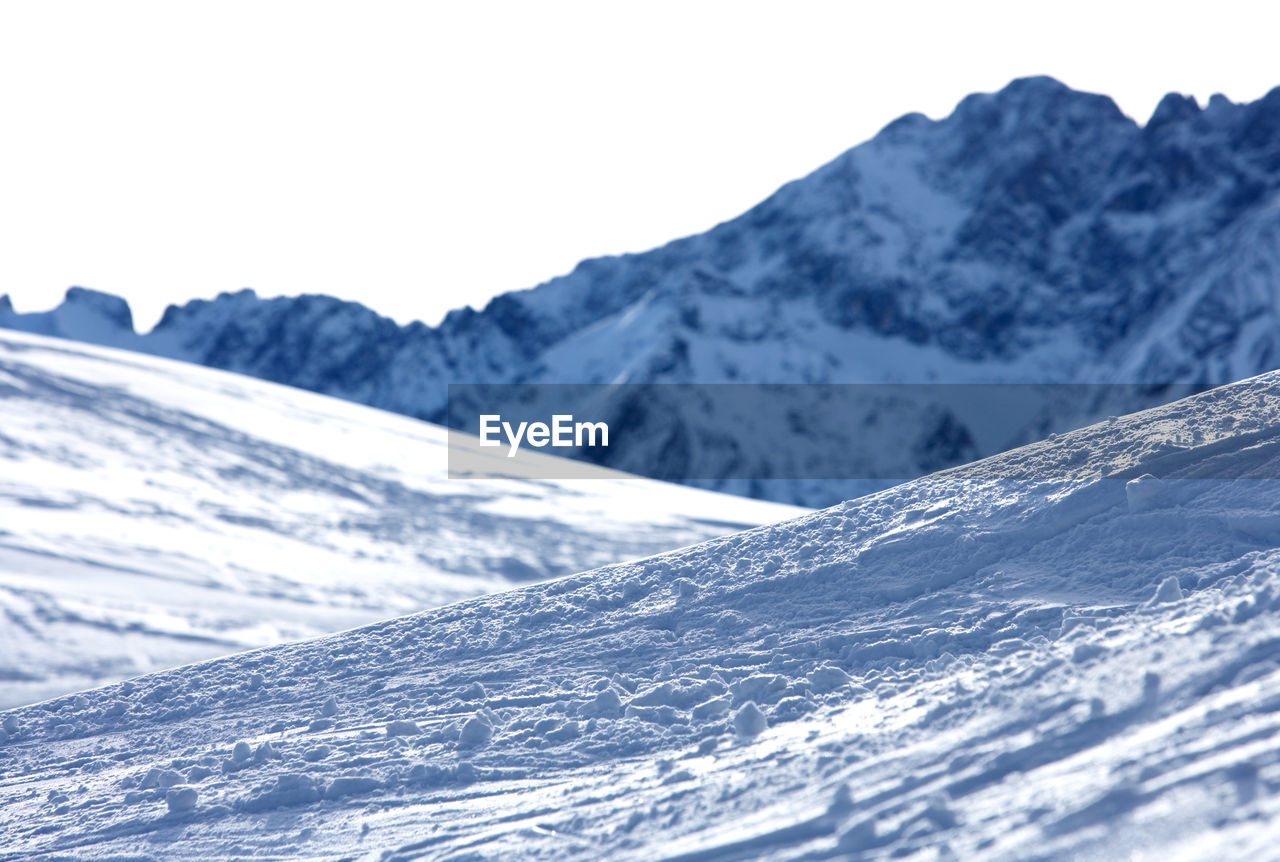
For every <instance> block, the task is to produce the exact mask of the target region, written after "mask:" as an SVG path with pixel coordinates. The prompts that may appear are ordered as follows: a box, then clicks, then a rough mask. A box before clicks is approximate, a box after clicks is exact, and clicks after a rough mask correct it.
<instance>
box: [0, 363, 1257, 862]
mask: <svg viewBox="0 0 1280 862" xmlns="http://www.w3.org/2000/svg"><path fill="white" fill-rule="evenodd" d="M1278 387H1280V374H1278V375H1269V376H1266V377H1263V378H1258V379H1255V380H1252V381H1247V382H1244V383H1241V384H1235V385H1231V386H1226V387H1223V388H1220V389H1217V390H1213V391H1211V392H1208V393H1205V394H1202V395H1199V396H1196V397H1194V398H1192V399H1188V400H1184V401H1180V402H1177V403H1174V404H1172V405H1168V406H1165V407H1161V408H1157V409H1155V410H1152V411H1149V412H1146V413H1142V414H1136V415H1132V416H1127V417H1122V418H1119V419H1115V420H1112V421H1108V422H1106V423H1103V424H1101V425H1096V426H1093V427H1090V428H1086V429H1083V430H1080V431H1077V432H1072V433H1069V434H1065V435H1061V436H1058V437H1056V438H1054V439H1052V440H1048V441H1044V442H1041V443H1037V444H1033V445H1030V446H1027V447H1024V448H1021V449H1018V450H1016V451H1013V452H1010V453H1006V454H1004V455H999V456H995V457H993V458H989V459H986V460H983V461H980V462H977V463H975V464H972V465H969V466H966V467H962V468H958V469H953V470H948V471H945V472H942V473H938V474H935V475H931V476H928V477H925V478H922V479H920V480H916V481H914V482H911V483H908V484H905V485H902V486H899V487H896V488H892V489H889V490H886V491H883V492H881V493H878V494H874V495H870V496H866V497H863V498H860V499H857V500H854V501H851V502H848V503H844V504H841V505H839V506H836V507H834V508H830V509H827V510H824V511H819V512H816V513H812V514H808V515H805V516H803V517H800V518H797V519H794V520H791V521H787V522H784V523H780V524H777V525H773V526H766V527H760V528H756V529H753V530H750V531H747V532H743V533H740V534H737V535H733V536H728V537H723V538H718V539H712V540H710V541H708V542H705V543H703V544H700V545H697V546H694V547H690V548H686V549H683V550H679V551H673V552H669V553H665V554H661V555H658V556H654V557H650V558H648V559H643V560H637V561H634V562H628V563H621V564H615V565H609V566H606V567H603V568H599V569H596V570H594V571H590V572H586V573H583V574H579V575H574V576H570V577H566V578H562V579H559V580H555V581H550V582H546V583H539V584H533V585H527V586H522V587H519V588H515V589H512V590H509V591H505V592H501V593H495V594H490V595H485V596H480V597H477V598H473V599H469V600H466V601H462V602H459V603H456V604H453V605H450V606H447V607H442V608H436V609H433V610H428V611H425V612H422V613H417V614H413V615H410V616H405V617H403V618H400V619H395V620H391V621H387V622H382V623H377V624H374V625H369V626H366V627H363V628H360V629H355V630H352V631H348V632H344V633H340V634H336V635H332V636H328V637H324V638H320V639H316V640H311V641H307V642H303V643H293V644H287V645H280V646H275V647H270V648H267V649H261V650H257V651H253V652H248V653H242V654H238V655H233V656H229V657H225V658H220V659H215V660H212V661H207V662H203V663H200V664H196V665H192V666H189V667H185V668H181V669H174V670H166V671H161V672H157V673H154V674H150V675H147V676H144V677H141V678H138V679H134V680H130V681H127V682H123V683H117V684H113V685H108V686H105V687H102V688H99V689H96V690H93V691H88V692H84V693H82V694H78V695H69V696H63V697H59V698H56V699H53V700H50V701H47V702H45V703H41V704H36V705H31V706H26V707H22V708H19V709H16V710H11V711H9V712H6V713H4V714H3V716H2V718H0V726H2V727H3V737H2V739H3V743H2V744H0V855H4V856H5V857H6V858H10V857H28V856H44V857H49V858H77V859H82V858H133V859H161V858H163V859H229V858H251V857H252V858H319V859H339V858H345V859H370V860H373V859H376V860H388V862H389V860H407V859H424V858H429V859H443V858H467V859H478V858H537V859H601V858H607V859H619V860H627V859H655V858H661V859H668V860H671V859H681V860H713V859H714V860H721V859H745V858H765V859H778V860H782V859H831V858H841V859H847V858H856V859H866V860H887V859H897V858H928V859H946V858H959V859H987V860H1015V859H1018V860H1021V859H1029V858H1034V859H1098V858H1108V859H1111V858H1135V859H1166V858H1171V857H1173V856H1175V855H1176V856H1177V858H1182V859H1206V860H1211V859H1212V860H1219V859H1227V858H1232V859H1251V860H1254V859H1259V860H1265V859H1277V858H1280V849H1277V846H1276V843H1275V840H1274V835H1275V824H1276V823H1277V818H1278V817H1280V794H1278V793H1277V790H1278V789H1280V747H1278V746H1277V745H1276V739H1277V734H1280V709H1278V708H1277V707H1278V706H1280V493H1277V490H1278V489H1280V484H1278V480H1277V478H1276V477H1277V475H1280V473H1278V471H1280V389H1278ZM1148 474H1149V475H1152V476H1156V477H1158V478H1159V479H1160V482H1161V492H1160V505H1159V506H1158V507H1154V508H1143V507H1138V509H1137V510H1131V508H1130V501H1129V494H1128V492H1127V483H1129V482H1130V481H1131V480H1133V479H1137V478H1139V477H1142V476H1144V475H1148ZM1153 597H1154V600H1153ZM330 704H333V705H335V706H336V707H337V710H336V712H334V711H333V710H332V709H331V708H330V706H329V705H330ZM329 713H332V715H329ZM317 719H322V720H323V722H325V723H323V724H322V725H320V726H317V725H316V724H315V721H316V720H317ZM241 743H243V746H241ZM248 750H252V751H253V752H254V755H252V756H248V757H246V756H245V752H246V751H248ZM258 752H266V753H264V754H263V755H262V756H261V757H258V756H257V753H258ZM188 788H190V789H193V790H194V791H195V795H194V797H193V796H192V795H190V794H187V793H186V789H188ZM175 791H176V792H175ZM189 803H192V804H189Z"/></svg>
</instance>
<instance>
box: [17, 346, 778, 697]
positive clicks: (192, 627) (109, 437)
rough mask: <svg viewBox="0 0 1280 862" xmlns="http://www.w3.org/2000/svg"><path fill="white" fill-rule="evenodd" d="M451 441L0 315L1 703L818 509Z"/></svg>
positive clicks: (374, 415) (371, 414) (436, 432)
mask: <svg viewBox="0 0 1280 862" xmlns="http://www.w3.org/2000/svg"><path fill="white" fill-rule="evenodd" d="M445 441H446V432H445V431H444V429H442V428H439V427H436V426H432V425H427V424H425V423H422V422H418V421H415V420H411V419H407V418H405V417H402V416H397V415H394V414H390V413H385V412H383V411H380V410H373V409H370V408H367V407H361V406H358V405H354V404H350V403H347V402H342V401H338V400H336V399H332V398H328V397H324V396H317V395H314V394H311V393H307V392H303V391H301V390H297V389H290V388H286V387H283V386H278V385H275V384H270V383H264V382H262V381H257V380H253V379H250V378H245V377H241V376H238V375H233V374H228V373H226V372H221V371H213V370H210V369H205V368H200V367H196V366H192V365H188V364H185V363H178V362H172V361H168V360H162V359H155V358H152V357H146V356H140V355H138V354H131V353H124V352H121V351H116V350H108V349H101V348H95V347H88V346H84V345H81V344H75V343H72V342H67V341H60V340H54V339H50V338H45V337H42V336H35V335H26V334H21V333H16V332H3V333H0V707H4V706H13V705H17V704H20V703H29V702H32V701H35V700H41V699H44V698H47V697H51V696H53V695H56V694H63V693H65V692H69V691H75V690H78V689H81V688H86V687H90V686H94V685H99V684H102V683H104V682H110V681H115V680H119V679H122V678H125V677H128V676H134V675H136V674H139V673H143V672H146V671H151V670H156V669H159V668H163V667H171V666H174V665H178V664H185V663H188V662H192V661H197V660H200V659H205V658H210V657H213V656H217V655H224V654H226V653H228V652H231V651H235V650H240V649H245V648H250V647H257V646H263V645H266V644H274V643H281V642H283V641H287V640H297V639H300V638H305V637H314V636H316V635H319V634H325V633H329V632H333V631H338V630H341V629H347V628H351V627H353V626H356V625H362V624H365V623H369V622H372V621H374V620H380V619H386V618H388V617H393V616H399V615H402V614H405V613H409V612H412V611H417V610H422V609H423V608H427V607H432V606H436V605H441V604H445V603H448V602H451V601H455V600H457V599H461V598H467V597H470V596H474V595H477V594H479V593H484V592H489V591H492V590H495V589H502V588H506V587H510V586H511V585H512V584H514V583H518V582H527V581H530V580H537V579H543V578H547V577H551V576H555V575H562V574H568V573H572V572H576V571H581V570H583V569H587V568H591V567H593V566H599V565H602V564H605V563H612V562H618V561H621V560H626V559H631V558H635V557H641V556H644V555H647V554H652V553H655V552H657V551H663V550H670V549H671V548H675V547H680V546H682V545H688V544H691V543H693V542H697V541H701V540H703V539H707V538H710V537H712V536H716V535H721V534H724V533H726V532H732V531H735V530H739V529H742V528H744V527H749V526H755V525H757V524H761V523H767V522H771V521H777V520H781V519H783V518H789V517H794V516H795V515H796V514H799V513H800V512H801V511H803V510H799V509H794V508H791V507H787V506H776V505H764V504H757V503H754V502H752V501H745V500H741V499H740V498H736V497H724V496H720V495H716V494H712V493H710V492H701V491H694V490H693V489H686V488H682V487H678V486H671V485H662V484H660V483H656V482H649V481H644V480H638V479H634V478H626V479H618V478H616V476H617V475H620V474H613V477H612V478H599V479H591V480H587V481H579V482H558V483H557V482H530V481H521V480H514V479H513V480H509V481H488V482H474V481H473V482H467V481H449V480H447V479H446V478H445V460H446V448H445ZM596 472H597V474H598V475H600V476H608V475H609V474H606V473H605V472H604V471H598V470H597V471H596Z"/></svg>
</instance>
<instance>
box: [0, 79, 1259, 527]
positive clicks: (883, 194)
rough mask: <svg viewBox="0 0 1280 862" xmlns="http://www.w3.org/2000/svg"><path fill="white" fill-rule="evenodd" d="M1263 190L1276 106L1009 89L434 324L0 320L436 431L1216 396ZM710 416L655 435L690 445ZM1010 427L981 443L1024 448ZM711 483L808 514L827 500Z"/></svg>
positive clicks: (295, 310) (271, 318)
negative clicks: (1087, 389)
mask: <svg viewBox="0 0 1280 862" xmlns="http://www.w3.org/2000/svg"><path fill="white" fill-rule="evenodd" d="M1278 189H1280V88H1278V89H1276V90H1273V91H1272V92H1271V93H1269V94H1268V95H1267V96H1266V97H1264V98H1262V99H1260V100H1258V101H1257V102H1254V103H1251V104H1233V103H1231V102H1229V101H1227V100H1226V99H1225V98H1223V97H1215V98H1213V99H1211V100H1210V102H1209V104H1208V105H1207V106H1205V107H1204V108H1201V107H1200V106H1198V105H1197V104H1196V103H1195V101H1194V100H1193V99H1190V98H1186V97H1182V96H1178V95H1175V94H1170V95H1169V96H1167V97H1166V98H1165V99H1164V100H1163V101H1162V102H1161V103H1160V105H1159V107H1158V108H1157V110H1156V111H1155V113H1154V115H1153V116H1152V117H1151V118H1150V120H1149V121H1148V122H1147V123H1146V124H1145V125H1139V124H1138V123H1136V122H1134V121H1133V120H1132V119H1130V118H1128V117H1126V116H1124V115H1122V114H1121V112H1120V111H1119V110H1118V109H1117V107H1116V106H1115V104H1114V103H1113V102H1112V101H1111V100H1110V99H1108V98H1106V97H1105V96H1100V95H1093V94H1087V93H1081V92H1076V91H1073V90H1071V89H1069V88H1067V87H1065V86H1063V85H1062V84H1060V83H1058V82H1056V81H1054V80H1052V79H1048V78H1028V79H1022V80H1018V81H1014V82H1013V83H1011V84H1010V85H1009V86H1007V87H1006V88H1005V89H1003V90H1001V91H1000V92H998V93H994V94H979V95H973V96H970V97H968V98H966V99H964V100H963V101H962V102H961V103H960V104H959V105H958V106H957V108H956V109H955V112H954V113H953V114H952V115H951V116H949V117H947V118H945V119H943V120H940V121H932V120H929V119H927V118H926V117H924V116H921V115H919V114H908V115H907V116H904V117H902V118H901V119H899V120H897V121H895V122H893V123H891V124H890V125H889V126H887V127H886V128H885V129H884V130H883V131H882V132H881V133H880V134H879V135H877V136H876V137H875V138H874V139H872V140H871V141H868V142H866V143H864V144H862V145H860V146H856V147H854V148H853V149H851V150H849V151H848V152H846V153H844V154H843V155H841V156H839V157H838V158H836V159H834V160H833V161H832V162H830V163H829V164H827V165H825V166H823V167H821V168H820V169H818V170H817V171H815V172H814V173H812V174H811V175H809V176H807V177H805V178H803V179H801V180H798V181H796V182H793V183H791V184H789V185H787V186H785V187H783V188H782V189H780V190H779V191H778V192H777V193H776V194H774V195H773V196H771V197H770V198H769V199H767V200H765V201H764V202H762V203H761V204H759V205H758V206H756V207H754V208H753V209H751V210H750V211H749V212H747V213H745V214H743V215H741V216H739V217H737V218H735V219H732V220H730V221H727V222H725V223H723V224H721V225H719V226H717V227H715V228H714V229H712V230H710V231H708V232H706V233H705V234H701V235H698V236H693V237H688V238H685V239H681V240H677V241H675V242H672V243H670V244H668V245H666V246H664V247H662V248H658V249H655V250H653V251H650V252H646V253H644V254H632V255H623V256H620V257H608V258H600V259H594V260H587V261H584V262H583V263H581V264H580V265H579V266H578V267H577V268H576V269H574V271H573V272H572V273H570V274H568V275H566V276H563V277H560V278H555V279H552V280H551V281H549V282H547V283H545V284H543V285H540V286H539V287H537V288H534V289H532V290H525V291H518V292H514V293H509V294H505V295H503V296H499V297H498V298H496V299H494V300H493V301H492V302H490V303H489V304H488V306H486V307H485V309H484V310H483V311H479V312H477V311H473V310H472V309H470V308H468V309H464V310H461V311H457V312H454V313H451V314H450V315H449V316H448V317H447V319H446V320H445V321H444V322H443V323H442V324H441V325H440V326H439V327H436V328H430V327H427V326H424V325H421V324H417V323H415V324H411V325H409V326H405V327H399V326H397V325H395V324H394V323H393V322H392V321H390V320H387V319H385V318H382V317H379V316H378V315H376V314H375V313H374V312H372V311H370V310H369V309H367V308H364V307H362V306H360V305H358V304H354V303H348V302H341V301H339V300H336V299H333V298H329V297H323V296H302V297H295V298H288V299H283V298H282V299H260V298H258V297H257V296H256V295H254V294H253V293H252V292H251V291H242V292H240V293H235V294H223V295H221V296H219V297H218V298H217V299H215V300H212V301H195V302H191V303H188V304H186V305H184V306H182V307H171V308H170V309H169V310H168V312H167V313H166V314H165V316H164V318H163V320H162V321H161V322H160V323H159V325H158V326H156V327H155V329H154V330H153V331H152V332H150V333H148V334H146V335H136V334H135V333H134V331H133V328H132V325H131V321H130V315H129V311H128V307H127V306H126V305H125V304H124V303H123V301H121V300H119V299H117V298H115V297H109V296H105V295H102V294H95V293H92V292H89V291H83V290H77V291H72V292H71V293H69V294H68V296H67V301H66V303H64V305H63V306H61V307H60V308H58V309H55V310H54V311H52V312H44V313H39V314H14V313H5V312H4V310H3V308H4V305H5V303H3V301H2V300H0V326H9V327H15V328H20V329H28V330H31V331H38V332H44V333H47V334H56V335H64V336H67V337H72V338H80V339H84V340H89V341H93V342H95V343H100V344H110V345H115V346H124V347H130V348H132V349H138V350H143V351H148V352H153V353H157V354H161V355H166V356H172V357H177V358H184V359H189V360H191V361H194V362H198V363H201V364H205V365H210V366H214V367H217V368H225V369H229V370H233V371H239V372H243V373H246V374H250V375H253V376H256V377H261V378H264V379H267V380H273V381H277V382H281V383H287V384H290V385H293V386H300V387H302V388H305V389H311V390H315V391H318V392H324V393H327V394H330V395H336V396H338V397H341V398H345V399H349V400H353V401H357V402H360V403H364V404H370V405H373V406H376V407H381V408H384V409H387V410H392V411H395V412H399V413H404V414H407V415H410V416H416V417H420V418H426V419H431V420H435V421H441V420H442V419H443V417H444V406H445V398H446V392H445V384H446V383H449V382H504V381H507V382H510V381H516V382H523V381H534V382H538V381H541V382H587V383H589V382H618V381H624V382H635V383H648V382H690V381H696V382H703V383H716V382H734V381H748V382H799V383H805V382H873V383H878V382H886V381H900V382H912V381H942V382H961V381H972V382H992V381H1011V380H1012V381H1027V382H1037V383H1039V382H1062V381H1073V382H1088V383H1105V382H1116V381H1119V382H1124V383H1157V384H1166V383H1173V382H1181V383H1191V384H1197V383H1199V384H1218V383H1224V382H1229V381H1233V380H1238V379H1241V378H1243V377H1247V376H1249V375H1252V374H1256V373H1259V372H1261V371H1264V370H1269V369H1271V368H1273V367H1275V365H1276V363H1277V359H1278V357H1280V316H1278V311H1277V290H1278V287H1277V286H1278V285H1280V197H1278V196H1277V190H1278ZM1165 397H1167V396H1165ZM1150 403H1152V402H1151V401H1150V400H1149V398H1148V400H1146V401H1143V400H1141V399H1140V400H1138V401H1135V402H1131V403H1129V404H1127V405H1121V407H1122V408H1123V409H1112V410H1109V411H1108V412H1112V413H1125V412H1129V411H1131V410H1134V409H1137V408H1139V407H1143V406H1148V404H1150ZM801 409H802V408H801ZM1102 415H1105V414H1095V416H1094V417H1093V418H1094V419H1096V418H1100V417H1101V416H1102ZM708 422H709V420H708V419H707V418H706V417H702V416H697V415H689V416H683V417H677V418H676V419H674V420H673V424H674V427H675V428H676V429H677V430H678V433H680V434H682V435H683V436H684V437H686V438H689V439H697V438H698V437H699V436H704V437H705V436H707V434H708V433H709V432H708V428H707V426H708ZM899 424H900V425H901V427H903V428H910V427H912V425H911V423H908V422H902V423H899ZM1051 424H1053V423H1051ZM1059 424H1061V425H1063V426H1071V427H1075V425H1077V424H1079V423H1078V422H1077V421H1076V418H1075V417H1071V418H1063V419H1062V421H1061V423H1059ZM1013 431H1014V433H1012V434H1011V435H1010V437H1009V440H1007V441H1004V443H1016V442H1018V441H1020V440H1022V441H1025V440H1027V439H1033V438H1035V437H1036V434H1037V433H1038V431H1032V430H1030V429H1013ZM912 433H918V434H923V435H928V434H929V433H932V432H931V430H930V429H927V428H926V429H918V430H916V431H913V432H912ZM919 443H920V446H919V447H917V448H923V449H926V450H927V449H929V448H930V446H929V444H930V440H929V438H928V437H927V436H925V437H924V438H922V439H921V440H920V441H919ZM1002 445H1003V444H1002ZM623 447H625V444H623ZM698 451H699V453H700V454H699V456H698V457H700V458H702V459H703V460H704V461H705V462H706V463H703V464H700V465H698V468H697V469H696V470H695V471H694V472H696V473H698V474H700V475H705V474H711V475H729V474H730V466H729V465H730V464H731V463H743V462H746V463H748V464H750V465H752V469H751V470H749V471H748V472H751V473H752V474H753V475H759V476H785V475H787V469H786V465H785V464H778V463H775V459H776V458H777V454H778V453H777V451H776V449H771V448H770V447H765V446H762V447H758V449H757V450H755V451H752V450H751V449H750V447H748V450H747V451H742V452H730V451H728V450H727V449H726V447H723V446H721V447H715V446H708V447H704V448H702V449H699V450H698ZM990 451H993V450H992V449H983V448H982V447H977V448H976V449H964V448H963V447H961V450H958V451H957V453H956V454H957V458H956V462H959V461H964V460H968V459H969V458H971V457H973V456H974V455H975V454H984V453H989V452H990ZM609 454H611V455H615V456H617V457H618V458H619V459H621V460H619V461H618V462H616V463H626V457H625V456H626V453H625V451H624V448H620V447H619V446H615V447H613V448H612V449H611V451H610V453H609ZM716 459H719V460H718V461H717V460H716ZM647 460H651V459H647ZM655 466H656V467H657V468H658V470H659V474H661V468H662V467H663V465H662V464H657V465H655ZM920 466H921V468H922V469H928V465H925V464H922V465H920ZM726 487H732V488H733V489H734V490H739V491H741V490H747V491H748V492H752V493H762V494H767V495H772V496H774V497H776V498H781V497H785V498H787V499H792V498H794V499H795V500H797V501H801V500H803V501H805V502H808V503H814V504H816V503H830V502H834V501H835V500H836V499H843V496H842V494H843V493H844V492H847V491H848V490H850V489H849V487H848V486H844V485H839V484H836V485H833V486H831V487H829V488H827V489H826V490H823V489H815V488H812V487H808V486H795V487H790V486H784V487H781V488H772V489H765V490H759V489H757V490H756V491H752V489H750V488H746V489H744V488H741V487H737V486H734V485H732V484H730V485H726ZM788 488H790V490H788ZM787 495H791V496H787ZM833 495H834V496H833Z"/></svg>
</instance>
